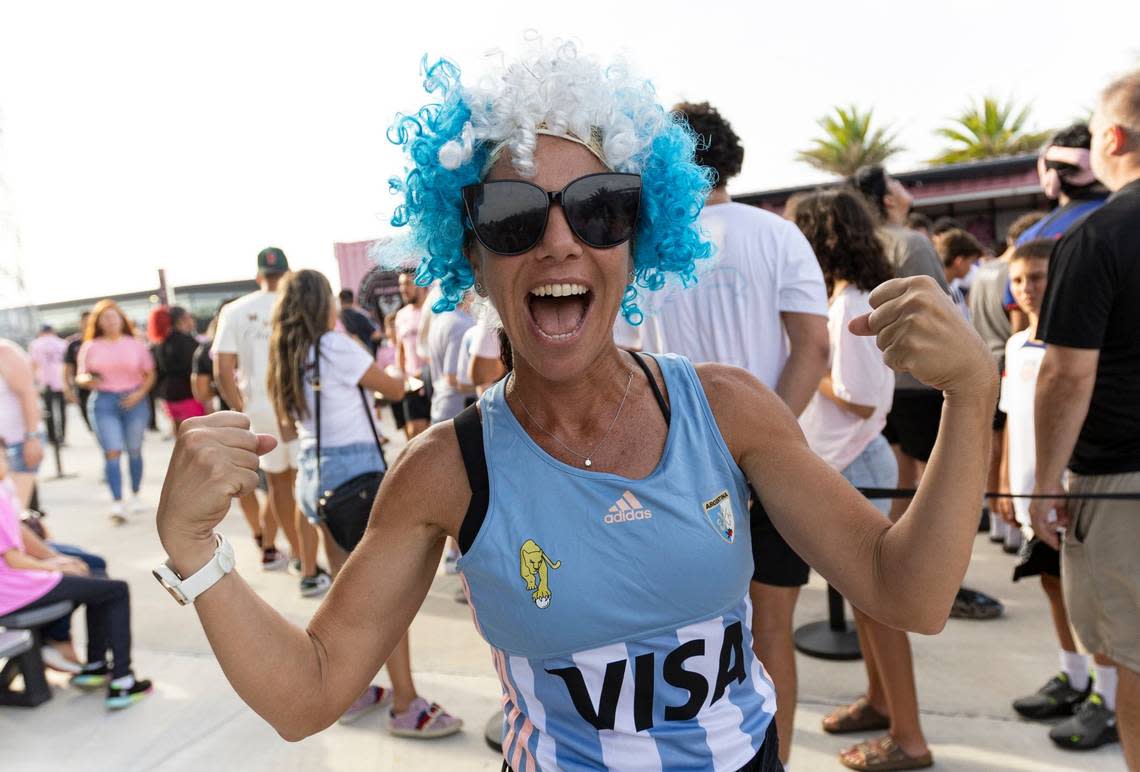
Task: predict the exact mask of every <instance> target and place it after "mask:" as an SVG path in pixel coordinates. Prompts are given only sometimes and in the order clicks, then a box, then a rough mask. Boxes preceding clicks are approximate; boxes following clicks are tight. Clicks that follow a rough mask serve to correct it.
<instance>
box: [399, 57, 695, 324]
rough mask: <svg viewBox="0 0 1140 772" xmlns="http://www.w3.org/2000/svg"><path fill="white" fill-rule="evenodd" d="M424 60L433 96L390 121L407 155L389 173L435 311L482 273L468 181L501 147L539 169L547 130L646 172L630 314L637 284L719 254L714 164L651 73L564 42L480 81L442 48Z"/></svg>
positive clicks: (687, 273)
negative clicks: (712, 204)
mask: <svg viewBox="0 0 1140 772" xmlns="http://www.w3.org/2000/svg"><path fill="white" fill-rule="evenodd" d="M422 67H423V75H424V89H425V90H426V91H427V92H428V93H429V94H431V95H432V96H433V97H434V98H435V100H437V101H433V102H432V103H431V104H428V105H426V106H424V107H422V108H421V109H420V110H418V111H417V112H416V113H414V114H412V115H402V114H401V115H399V116H397V118H396V122H395V123H394V124H393V126H392V127H391V128H390V129H389V130H388V139H389V141H391V142H392V143H394V144H396V145H400V146H401V147H402V148H403V150H404V152H405V154H406V156H407V159H408V162H409V167H408V168H407V169H406V170H405V173H404V175H403V177H393V178H392V179H391V180H390V181H389V184H390V187H391V188H392V190H393V192H395V193H397V194H399V195H402V197H403V202H402V203H401V204H400V205H399V206H398V207H397V208H396V211H395V213H394V214H393V216H392V224H393V225H396V226H410V231H411V233H410V240H411V244H410V245H409V248H410V249H414V250H415V251H416V252H417V253H418V254H419V255H421V256H422V257H421V258H420V261H419V266H418V269H417V271H416V283H417V284H420V285H425V286H426V285H428V284H430V283H432V282H433V281H438V282H439V285H440V291H441V293H442V298H441V300H440V301H439V302H437V303H436V304H435V306H434V310H435V311H437V312H440V311H446V310H450V309H452V308H454V307H455V306H456V304H457V303H459V302H460V300H461V299H462V297H463V295H464V293H465V292H466V291H467V290H468V289H469V288H470V287H471V286H472V284H473V283H474V274H473V273H472V271H471V266H470V264H469V263H468V261H467V258H466V257H465V256H464V253H463V247H464V239H465V219H466V215H465V214H464V209H463V200H462V196H461V193H460V191H461V189H462V188H463V187H464V186H465V185H470V184H473V183H476V182H479V181H480V180H481V179H483V177H484V176H485V175H486V173H487V171H488V169H489V168H490V167H491V165H492V164H493V163H494V162H495V161H496V160H497V159H498V158H499V157H500V156H501V154H502V153H508V154H509V156H510V159H511V163H512V165H513V166H514V168H515V169H516V170H517V171H518V172H519V174H520V175H522V176H523V177H533V176H534V174H535V166H534V152H535V147H536V145H537V138H538V135H539V134H553V135H556V136H566V137H569V138H572V139H575V140H577V141H580V142H582V144H587V146H588V147H592V149H593V150H594V152H595V154H597V155H598V156H599V158H600V159H601V160H602V162H603V163H604V164H605V165H606V166H607V167H609V168H610V169H611V170H613V171H619V172H631V173H637V174H640V175H641V177H642V197H641V214H640V220H639V222H638V228H637V233H636V235H635V237H634V240H633V244H632V253H633V268H634V279H633V281H632V282H631V283H630V285H629V286H628V287H627V288H626V291H625V296H624V298H623V299H622V305H621V312H622V315H623V316H624V317H625V319H626V321H628V322H629V323H630V324H634V325H636V324H640V323H641V321H642V319H643V314H642V311H641V309H640V307H639V306H638V297H639V292H640V290H650V291H655V290H660V289H661V288H663V287H664V286H665V284H666V282H667V280H669V279H670V278H675V279H678V280H679V281H680V283H681V284H682V285H688V284H691V283H693V282H694V281H696V264H697V261H698V260H701V259H702V258H707V257H709V256H710V255H711V254H712V245H711V244H710V243H709V242H708V241H707V240H706V239H704V238H703V237H702V235H701V233H700V230H699V227H698V222H697V218H698V216H699V215H700V211H701V208H702V207H703V206H704V201H705V197H706V196H707V195H708V193H709V191H710V190H711V188H712V183H713V179H712V177H713V173H712V172H711V171H710V170H709V169H706V168H704V167H701V166H698V165H697V164H696V163H695V162H694V161H693V151H694V149H695V147H696V143H697V142H698V141H699V138H698V137H697V136H696V135H695V134H693V132H692V130H691V129H690V128H689V127H688V125H687V124H686V123H685V122H684V120H683V119H681V118H680V117H679V116H677V115H675V114H672V113H669V112H667V111H666V110H665V109H664V108H663V107H662V106H661V105H660V104H659V103H658V102H657V100H656V95H655V93H654V89H653V86H652V84H650V83H649V82H648V81H646V80H643V79H639V78H637V77H635V76H634V75H632V74H631V73H630V72H629V71H628V69H627V68H626V67H625V66H624V65H622V64H613V65H610V66H604V67H603V66H601V65H599V64H598V63H596V62H594V61H592V60H590V59H588V58H586V57H583V56H579V55H578V52H577V50H576V48H575V46H574V45H573V44H572V43H568V42H561V43H557V44H556V45H555V46H554V47H553V48H540V49H539V50H537V51H535V52H533V53H531V54H530V55H528V56H527V57H525V58H523V59H521V60H519V61H516V62H514V63H512V64H509V65H506V66H504V67H502V68H501V69H500V71H499V72H497V73H495V74H493V75H488V76H486V77H484V78H483V79H482V80H480V81H479V84H478V85H476V86H465V85H463V84H462V83H461V82H460V79H459V68H458V67H457V66H456V65H455V64H454V63H452V62H450V61H448V60H446V59H440V60H438V61H436V62H435V63H434V64H431V63H429V60H428V58H427V57H426V56H425V57H424V60H423V64H422ZM587 138H588V139H589V140H590V141H589V142H587V141H585V140H586V139H587Z"/></svg>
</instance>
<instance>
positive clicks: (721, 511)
mask: <svg viewBox="0 0 1140 772" xmlns="http://www.w3.org/2000/svg"><path fill="white" fill-rule="evenodd" d="M704 510H705V520H708V522H709V525H711V526H712V527H713V530H714V531H716V532H717V533H719V534H720V538H722V539H724V540H725V541H726V542H728V543H729V544H732V542H734V541H735V540H736V518H735V517H734V516H733V514H732V497H731V496H729V495H728V491H726V490H725V491H721V492H720V493H718V494H717V495H716V496H714V497H712V498H711V499H709V500H708V501H706V502H705V504H704Z"/></svg>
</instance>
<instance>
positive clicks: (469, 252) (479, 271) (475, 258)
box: [463, 236, 487, 298]
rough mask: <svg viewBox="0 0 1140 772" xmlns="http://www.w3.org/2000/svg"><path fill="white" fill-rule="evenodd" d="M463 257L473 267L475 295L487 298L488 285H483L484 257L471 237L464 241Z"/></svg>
mask: <svg viewBox="0 0 1140 772" xmlns="http://www.w3.org/2000/svg"><path fill="white" fill-rule="evenodd" d="M463 256H464V257H465V258H467V264H468V265H470V266H471V273H473V274H475V294H476V295H478V296H479V297H483V298H485V297H487V290H486V285H485V284H484V283H483V259H482V255H480V254H479V249H478V248H477V246H476V244H475V240H474V239H472V238H471V237H470V236H468V237H467V238H465V239H464V240H463Z"/></svg>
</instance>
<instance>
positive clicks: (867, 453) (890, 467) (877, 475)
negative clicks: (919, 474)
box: [841, 434, 899, 515]
mask: <svg viewBox="0 0 1140 772" xmlns="http://www.w3.org/2000/svg"><path fill="white" fill-rule="evenodd" d="M841 474H842V475H843V476H844V477H846V478H847V482H849V483H851V484H852V485H854V486H855V487H856V488H893V487H895V486H896V485H898V482H899V467H898V462H897V461H895V454H894V452H893V451H892V450H891V446H890V445H889V444H888V443H887V440H886V438H885V437H883V435H881V434H876V435H875V439H873V440H871V442H870V444H868V445H867V447H865V448H863V452H862V453H860V454H859V455H858V456H856V457H855V460H854V461H852V462H851V463H850V464H848V465H847V466H846V467H845V468H844V469H843V471H842V472H841ZM871 503H872V504H874V505H875V506H876V507H877V508H878V510H879V511H880V512H882V513H883V514H884V515H889V514H890V511H891V500H890V499H871Z"/></svg>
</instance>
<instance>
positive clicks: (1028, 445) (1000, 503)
mask: <svg viewBox="0 0 1140 772" xmlns="http://www.w3.org/2000/svg"><path fill="white" fill-rule="evenodd" d="M1054 244H1055V242H1054V241H1053V240H1052V239H1037V240H1034V241H1029V242H1025V243H1024V244H1022V245H1021V246H1019V247H1018V248H1017V250H1016V251H1015V252H1014V253H1013V257H1012V258H1011V259H1010V263H1009V280H1010V286H1011V288H1012V290H1013V296H1014V299H1015V300H1016V301H1017V305H1018V307H1019V308H1020V309H1021V311H1022V312H1023V313H1025V314H1026V316H1028V318H1029V327H1028V328H1026V329H1024V330H1022V331H1021V332H1016V333H1014V334H1013V335H1011V336H1010V338H1009V341H1008V342H1007V343H1006V348H1005V372H1004V374H1003V376H1002V383H1001V400H1000V403H999V408H1000V409H1001V410H1002V412H1004V413H1005V414H1006V416H1007V423H1006V431H1005V438H1006V439H1005V441H1006V452H1005V455H1004V462H1003V464H1002V475H1001V477H1002V491H1003V492H1006V493H1009V492H1013V493H1029V492H1032V491H1033V486H1034V477H1035V467H1036V448H1035V432H1034V425H1033V421H1034V407H1033V405H1034V399H1035V392H1036V389H1037V372H1038V370H1039V369H1040V367H1041V361H1042V359H1043V358H1044V356H1045V344H1044V343H1041V342H1040V341H1038V340H1037V320H1038V314H1039V312H1040V309H1041V300H1042V298H1043V297H1044V296H1045V286H1046V283H1047V281H1048V272H1049V255H1050V253H1051V251H1052V249H1053V246H1054ZM995 504H996V506H997V508H998V514H1000V515H1001V516H1002V518H1003V519H1004V520H1005V521H1006V522H1007V523H1008V524H1009V526H1010V527H1011V528H1013V529H1017V528H1018V526H1021V527H1022V528H1024V529H1026V530H1029V529H1030V523H1029V499H1023V498H1015V499H1012V500H1011V499H1008V498H1006V499H996V500H995ZM1035 575H1039V576H1040V577H1041V588H1042V589H1043V590H1044V591H1045V595H1046V597H1047V598H1048V599H1049V609H1050V611H1051V613H1052V616H1053V626H1054V627H1055V628H1056V631H1057V639H1058V642H1059V643H1060V645H1061V672H1060V673H1058V674H1057V675H1055V676H1053V677H1052V678H1050V679H1049V682H1048V683H1046V684H1045V685H1044V686H1043V687H1041V688H1040V689H1039V690H1038V691H1037V692H1036V693H1034V694H1032V695H1030V696H1028V697H1023V698H1021V699H1018V700H1015V701H1014V703H1013V708H1014V710H1016V711H1017V712H1018V713H1019V714H1021V715H1022V716H1024V717H1025V718H1030V719H1038V720H1040V719H1053V718H1058V717H1066V716H1071V718H1069V719H1068V720H1066V721H1064V722H1062V723H1060V724H1057V725H1056V726H1054V727H1053V728H1052V729H1051V730H1050V731H1049V737H1050V739H1052V740H1053V742H1055V743H1056V744H1058V745H1060V746H1062V747H1066V748H1072V749H1087V748H1095V747H1097V746H1098V745H1103V744H1104V743H1106V742H1112V741H1114V740H1115V739H1116V728H1115V720H1114V716H1111V715H1110V714H1111V711H1112V710H1113V707H1114V704H1115V697H1116V694H1115V692H1116V688H1115V687H1116V670H1115V668H1113V667H1106V666H1103V665H1100V664H1097V665H1095V666H1094V672H1095V679H1090V678H1089V661H1088V660H1089V658H1088V656H1086V655H1083V654H1080V653H1078V651H1077V646H1076V641H1075V640H1074V639H1073V633H1072V630H1071V628H1070V627H1069V617H1068V614H1067V612H1066V610H1065V600H1064V596H1063V594H1062V590H1061V560H1060V554H1059V553H1058V552H1057V550H1055V549H1053V548H1052V547H1050V546H1049V545H1047V544H1045V543H1044V542H1042V541H1040V540H1039V539H1037V538H1036V537H1034V538H1031V539H1030V540H1029V541H1028V542H1027V543H1026V544H1025V546H1024V547H1023V548H1022V550H1021V559H1020V561H1019V562H1018V565H1017V567H1016V568H1015V569H1014V572H1013V580H1014V581H1015V582H1016V581H1017V580H1019V579H1021V578H1022V577H1026V576H1035ZM1094 680H1095V688H1094V683H1093V681H1094Z"/></svg>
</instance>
